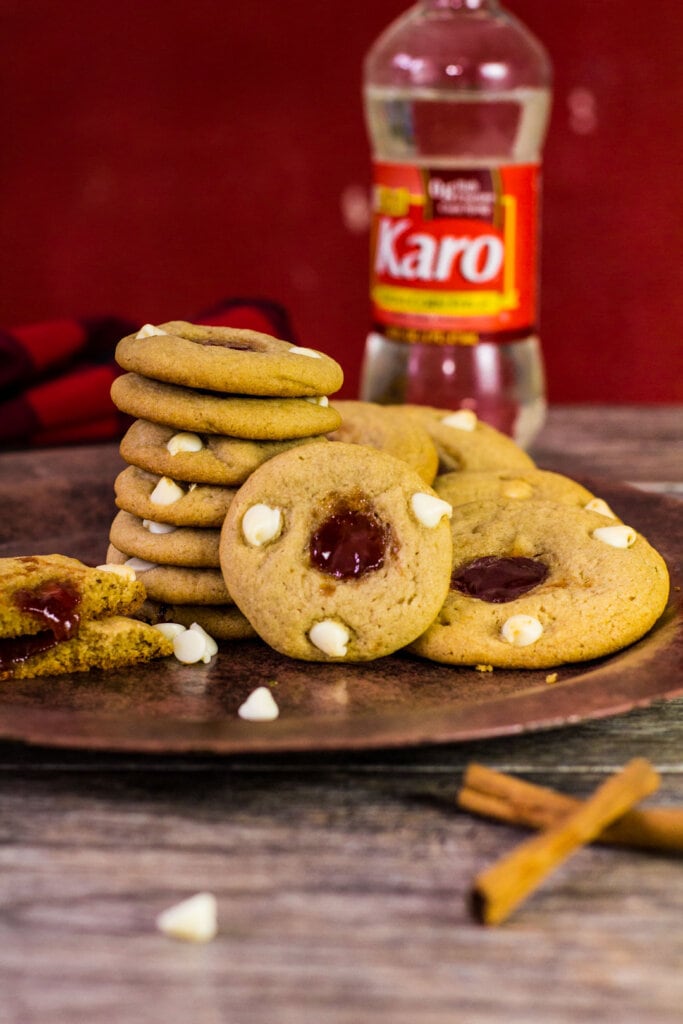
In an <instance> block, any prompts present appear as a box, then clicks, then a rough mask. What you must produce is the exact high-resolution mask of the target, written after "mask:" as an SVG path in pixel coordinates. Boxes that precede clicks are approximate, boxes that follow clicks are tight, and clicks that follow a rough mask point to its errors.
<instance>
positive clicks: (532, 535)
mask: <svg viewBox="0 0 683 1024" xmlns="http://www.w3.org/2000/svg"><path fill="white" fill-rule="evenodd" d="M451 532H452V535H453V552H454V562H453V572H452V576H451V587H450V591H449V593H448V597H447V598H446V601H445V603H444V606H443V608H442V609H441V611H440V612H439V615H438V616H437V618H436V620H435V621H434V623H433V624H432V625H431V626H430V627H429V629H427V631H426V632H425V633H424V635H423V636H421V637H420V638H419V639H418V640H417V641H416V642H415V643H414V644H412V646H411V649H412V650H413V651H414V652H415V653H417V654H420V655H422V656H423V657H426V658H430V659H432V660H434V661H440V662H446V663H448V664H454V665H477V664H486V665H493V666H496V667H502V668H548V667H551V666H554V665H561V664H563V663H565V662H576V661H586V660H589V659H592V658H599V657H602V656H603V655H606V654H611V653H613V652H614V651H617V650H620V649H621V648H622V647H626V646H627V645H628V644H631V643H633V642H634V641H635V640H638V639H639V638H640V637H642V636H643V635H644V634H645V633H646V632H647V631H648V630H649V629H650V628H651V627H652V626H653V625H654V623H655V622H656V621H657V619H658V618H659V616H660V615H661V614H662V612H663V611H664V608H665V606H666V602H667V597H668V592H669V577H668V572H667V568H666V565H665V563H664V561H663V559H662V558H661V556H660V555H659V554H658V553H657V551H655V550H654V548H652V547H651V545H650V544H648V542H647V541H646V540H645V538H644V537H642V536H641V535H640V534H639V533H637V532H636V531H635V530H634V529H632V528H631V527H630V526H627V525H625V524H624V523H620V522H615V521H614V520H611V519H608V518H606V517H605V516H603V515H601V514H600V513H598V512H590V511H587V510H585V509H582V508H572V507H571V506H569V505H560V504H557V503H555V502H548V501H540V500H538V501H522V502H512V501H509V500H508V501H484V502H472V503H470V504H469V505H462V506H460V507H458V508H455V509H454V510H453V518H452V520H451Z"/></svg>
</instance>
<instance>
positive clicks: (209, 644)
mask: <svg viewBox="0 0 683 1024" xmlns="http://www.w3.org/2000/svg"><path fill="white" fill-rule="evenodd" d="M190 629H193V630H194V631H195V633H199V635H200V636H201V637H203V638H204V644H205V650H204V654H203V655H202V659H201V660H202V661H203V662H204V663H205V664H206V665H208V663H209V662H210V661H211V659H212V658H213V656H214V654H218V644H217V643H216V641H215V640H214V638H213V637H212V636H209V634H208V633H207V632H206V630H205V629H204V627H203V626H200V625H199V623H198V622H193V623H192V625H191V626H190Z"/></svg>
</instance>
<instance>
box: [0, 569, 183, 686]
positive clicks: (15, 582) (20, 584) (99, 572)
mask: <svg viewBox="0 0 683 1024" xmlns="http://www.w3.org/2000/svg"><path fill="white" fill-rule="evenodd" d="M122 569H123V567H121V566H98V567H97V568H96V569H93V568H91V567H89V566H87V565H84V564H83V563H82V562H79V561H78V560H77V559H74V558H69V557H67V556H65V555H28V556H22V557H16V558H0V679H7V678H30V677H33V676H49V675H61V674H64V673H69V672H86V671H88V670H89V669H92V668H99V669H113V668H119V667H124V666H128V665H135V664H138V663H140V662H145V661H150V660H151V659H153V658H158V657H164V656H166V655H170V654H172V653H173V644H172V642H171V641H170V640H169V639H168V638H167V637H165V636H163V635H162V634H161V633H159V631H158V630H156V629H154V628H152V627H151V626H148V625H147V624H146V623H144V622H139V621H137V620H136V619H132V618H128V616H129V615H134V614H135V612H136V611H137V610H138V609H139V608H140V606H141V604H142V603H143V601H144V600H145V596H146V595H145V588H144V586H143V584H142V583H140V582H139V581H137V580H136V579H135V574H134V573H132V572H126V571H122Z"/></svg>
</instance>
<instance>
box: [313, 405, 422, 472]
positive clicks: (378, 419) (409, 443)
mask: <svg viewBox="0 0 683 1024" xmlns="http://www.w3.org/2000/svg"><path fill="white" fill-rule="evenodd" d="M334 408H335V409H336V410H337V412H339V413H341V417H342V424H341V426H340V427H338V428H337V430H335V431H333V432H332V433H331V434H329V435H328V436H329V439H330V440H331V441H343V442H345V443H346V444H365V445H368V446H369V447H370V448H378V449H379V450H380V451H384V452H388V453H389V454H390V455H395V456H396V458H397V459H403V461H404V462H407V463H408V465H409V466H412V467H413V469H414V470H415V471H416V472H417V473H419V474H420V476H421V477H422V479H423V480H424V481H425V482H426V483H428V484H431V483H432V482H433V480H434V477H435V476H436V472H437V469H438V465H439V457H438V455H437V451H436V447H435V445H434V442H433V441H432V439H431V437H430V436H429V434H428V433H427V431H426V430H425V428H424V427H423V426H422V425H421V424H420V423H418V422H417V419H416V418H415V417H410V416H406V415H405V414H404V413H403V412H402V411H401V410H400V409H397V408H389V407H388V406H386V405H377V404H375V403H373V402H351V401H340V402H334Z"/></svg>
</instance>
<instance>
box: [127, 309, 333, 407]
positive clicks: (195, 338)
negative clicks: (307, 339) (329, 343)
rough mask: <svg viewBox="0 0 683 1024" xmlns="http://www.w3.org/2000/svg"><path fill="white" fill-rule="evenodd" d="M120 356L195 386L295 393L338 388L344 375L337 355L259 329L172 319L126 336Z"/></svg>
mask: <svg viewBox="0 0 683 1024" xmlns="http://www.w3.org/2000/svg"><path fill="white" fill-rule="evenodd" d="M116 361H117V363H118V364H119V366H121V367H123V369H124V370H131V371H133V372H135V373H139V374H142V376H143V377H152V378H153V379H154V380H161V381H166V382H167V383H168V384H182V385H184V386H185V387H189V388H206V389H208V390H210V391H222V392H227V393H231V394H240V395H271V396H277V397H281V398H294V397H299V396H302V395H328V394H332V393H334V392H335V391H338V390H339V388H340V387H341V386H342V383H343V380H344V376H343V373H342V369H341V367H340V366H339V364H338V363H337V362H335V361H334V359H331V358H330V357H329V356H327V355H325V354H324V353H323V352H318V351H316V350H314V349H310V348H302V347H300V346H298V345H292V344H290V343H289V342H286V341H281V340H280V339H279V338H273V337H271V336H270V335H268V334H261V333H260V332H259V331H250V330H242V329H239V328H236V327H206V326H203V325H201V324H191V323H187V322H186V321H184V320H171V321H169V322H168V323H164V324H160V325H159V326H158V327H153V326H152V325H146V327H145V328H143V329H142V330H141V331H138V332H137V333H136V334H130V335H128V336H127V337H126V338H123V339H122V340H121V341H120V342H119V344H118V346H117V348H116Z"/></svg>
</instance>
